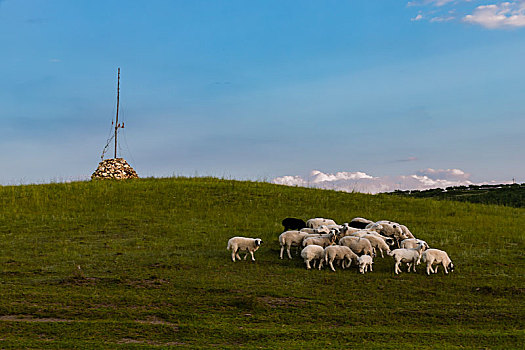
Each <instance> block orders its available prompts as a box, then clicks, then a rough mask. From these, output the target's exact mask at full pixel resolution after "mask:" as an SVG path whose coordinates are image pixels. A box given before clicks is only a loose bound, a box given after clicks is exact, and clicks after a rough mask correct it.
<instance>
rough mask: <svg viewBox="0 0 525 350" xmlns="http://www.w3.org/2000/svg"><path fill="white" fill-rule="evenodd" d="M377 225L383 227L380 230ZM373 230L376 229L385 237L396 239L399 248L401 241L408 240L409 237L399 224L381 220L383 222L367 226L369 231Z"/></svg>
mask: <svg viewBox="0 0 525 350" xmlns="http://www.w3.org/2000/svg"><path fill="white" fill-rule="evenodd" d="M376 224H379V225H381V228H380V229H378V227H377V226H376ZM372 228H375V229H376V231H377V232H378V233H379V234H381V235H383V236H387V237H392V238H394V239H395V240H396V242H397V244H398V246H399V242H400V241H402V240H403V239H407V238H408V236H407V235H405V234H404V233H403V230H402V229H401V226H400V225H399V224H398V223H397V222H393V221H387V220H381V221H377V222H376V223H374V224H370V225H369V226H367V229H372Z"/></svg>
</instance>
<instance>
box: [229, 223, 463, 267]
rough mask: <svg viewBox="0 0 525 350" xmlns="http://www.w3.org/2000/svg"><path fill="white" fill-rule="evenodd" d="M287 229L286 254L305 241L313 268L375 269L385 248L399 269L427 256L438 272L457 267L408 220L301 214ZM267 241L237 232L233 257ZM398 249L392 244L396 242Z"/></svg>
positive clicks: (426, 260)
mask: <svg viewBox="0 0 525 350" xmlns="http://www.w3.org/2000/svg"><path fill="white" fill-rule="evenodd" d="M282 224H283V226H284V232H283V233H281V235H280V236H279V244H280V246H281V252H280V255H279V257H280V258H281V259H282V258H283V254H284V250H285V249H286V252H287V255H288V258H290V259H292V255H291V253H290V249H291V247H297V249H299V248H301V247H303V249H302V251H301V257H302V258H303V259H304V262H305V264H306V268H307V269H311V268H312V267H313V268H316V265H317V268H318V269H319V270H320V269H321V268H323V266H324V265H326V266H329V267H330V269H331V270H332V271H335V268H334V262H335V263H336V264H339V265H340V266H341V267H342V268H343V269H345V268H348V267H350V265H351V264H352V262H354V263H355V264H356V265H358V266H359V272H361V273H365V272H367V271H368V270H370V271H372V264H373V258H374V257H375V256H376V253H377V252H379V253H380V254H381V257H382V258H384V253H386V254H387V255H389V256H392V257H393V258H394V261H395V264H394V272H395V273H396V274H399V273H400V272H401V267H400V266H401V264H403V263H405V264H406V265H407V266H408V272H410V270H411V269H412V271H413V272H416V265H419V264H420V263H421V261H423V263H426V264H427V270H426V271H427V274H428V275H430V273H437V271H438V267H439V264H441V265H442V266H443V269H444V272H445V274H448V272H449V271H453V270H454V264H452V261H451V260H450V258H449V256H448V254H447V253H446V252H445V251H443V250H439V249H431V248H429V246H428V244H427V242H425V241H423V240H420V239H417V238H416V237H414V235H413V234H412V232H410V230H409V229H408V227H406V226H405V225H400V224H399V223H396V222H393V221H388V220H381V221H376V222H374V221H371V220H368V219H364V218H354V219H352V220H351V221H350V222H349V223H344V224H343V225H338V224H336V223H335V221H333V220H331V219H324V218H314V219H310V220H308V221H306V222H304V221H303V220H301V219H296V218H286V219H284V220H283V221H282ZM262 243H263V241H262V240H261V239H260V238H249V237H233V238H230V240H229V241H228V246H227V249H228V250H231V256H232V261H234V262H235V259H238V260H240V259H241V257H240V256H239V252H240V251H246V255H245V256H244V260H246V258H247V256H248V254H250V255H251V258H252V260H253V261H255V257H254V255H253V253H254V252H255V251H257V250H258V249H259V247H260V246H261V244H262ZM395 247H397V248H396V249H392V248H395ZM434 265H436V266H435V268H434V267H433V266H434Z"/></svg>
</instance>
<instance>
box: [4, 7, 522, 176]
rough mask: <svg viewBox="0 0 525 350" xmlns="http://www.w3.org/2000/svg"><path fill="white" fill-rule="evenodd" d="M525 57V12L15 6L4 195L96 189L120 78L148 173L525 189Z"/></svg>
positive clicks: (129, 140) (130, 156) (129, 123)
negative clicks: (35, 186) (48, 187)
mask: <svg viewBox="0 0 525 350" xmlns="http://www.w3.org/2000/svg"><path fill="white" fill-rule="evenodd" d="M524 57H525V2H524V1H510V2H503V1H491V0H486V1H476V0H471V1H466V0H463V1H461V0H457V1H456V0H420V1H369V0H363V1H350V0H348V1H304V0H302V1H268V0H266V1H196V0H192V1H160V0H158V1H133V0H127V1H117V0H113V1H111V0H110V1H96V0H95V1H94V0H90V1H71V0H63V1H59V0H39V1H37V0H24V1H20V0H0V76H1V77H2V78H1V79H0V121H1V123H2V125H3V127H2V128H0V130H1V131H0V149H1V150H2V152H1V154H0V161H1V163H2V166H1V167H0V184H17V183H28V182H48V181H69V180H75V179H87V178H88V177H89V176H90V174H91V173H92V172H93V171H94V170H95V169H96V166H97V164H98V162H99V161H100V154H101V151H102V148H103V146H104V145H105V143H106V139H107V137H108V133H109V130H110V125H111V121H112V119H113V118H114V114H115V111H116V73H117V68H118V67H120V68H121V96H120V97H121V99H120V101H121V109H120V114H119V117H120V118H121V120H123V121H124V122H125V125H126V127H125V129H123V130H122V135H121V136H119V138H120V140H121V143H120V148H121V150H122V152H121V155H122V156H123V157H124V158H126V159H127V160H128V161H129V162H130V163H131V165H132V166H133V167H134V168H135V169H136V170H137V172H138V173H139V175H140V176H171V175H186V176H193V175H199V176H200V175H211V176H219V177H228V178H238V179H255V180H264V179H266V180H271V179H274V178H276V177H281V176H285V175H293V176H302V177H305V176H307V174H309V173H310V172H311V171H312V170H319V171H322V172H323V173H327V174H332V173H334V174H335V173H336V172H364V173H366V174H370V175H372V176H376V177H378V178H383V177H396V176H405V175H410V174H418V172H419V173H421V171H422V170H424V169H438V170H447V169H461V171H463V172H464V173H465V174H466V175H465V179H467V180H469V181H473V182H483V181H492V180H495V181H509V180H511V179H512V178H515V179H516V181H518V182H525V162H524V157H523V151H522V150H523V149H525V137H524V131H525V122H524V120H525V118H524V117H525V88H524V86H525V84H524V83H523V82H524V81H525V79H524V78H525V70H524V69H523V62H524ZM110 156H111V155H110ZM427 173H428V172H427ZM446 173H447V172H446V171H444V172H439V171H438V172H434V173H432V174H446Z"/></svg>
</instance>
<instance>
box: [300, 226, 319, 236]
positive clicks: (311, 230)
mask: <svg viewBox="0 0 525 350" xmlns="http://www.w3.org/2000/svg"><path fill="white" fill-rule="evenodd" d="M299 231H300V232H305V233H309V234H316V233H319V231H317V229H316V228H310V227H305V228H302V229H300V230H299Z"/></svg>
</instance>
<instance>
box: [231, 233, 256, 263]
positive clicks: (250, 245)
mask: <svg viewBox="0 0 525 350" xmlns="http://www.w3.org/2000/svg"><path fill="white" fill-rule="evenodd" d="M262 243H263V241H262V239H260V238H248V237H232V238H230V239H229V240H228V246H227V247H226V249H228V250H231V251H232V261H234V262H235V257H237V259H239V260H241V257H240V256H239V251H241V250H246V255H245V256H244V260H246V257H247V256H248V253H250V254H251V256H252V261H255V258H254V257H253V253H254V252H255V251H256V250H257V249H259V247H260V246H261V244H262Z"/></svg>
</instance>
